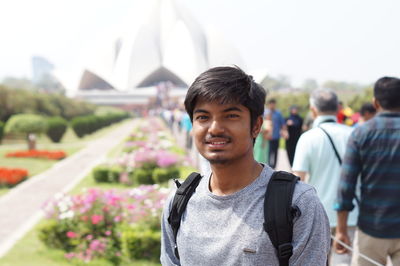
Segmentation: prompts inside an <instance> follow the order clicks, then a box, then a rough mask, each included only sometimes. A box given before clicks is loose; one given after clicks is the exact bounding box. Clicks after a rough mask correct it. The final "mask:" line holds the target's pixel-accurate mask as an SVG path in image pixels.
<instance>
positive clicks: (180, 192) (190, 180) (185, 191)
mask: <svg viewBox="0 0 400 266" xmlns="http://www.w3.org/2000/svg"><path fill="white" fill-rule="evenodd" d="M200 179H201V175H200V174H199V173H195V172H193V173H191V174H190V175H189V176H188V177H187V178H186V180H185V181H184V182H183V183H182V185H180V186H179V187H178V189H177V190H176V193H175V196H174V200H173V201H172V207H171V210H170V212H169V216H168V223H169V224H170V225H171V228H172V232H173V233H174V240H175V247H174V248H175V256H176V257H177V258H178V259H179V253H178V246H177V244H176V236H177V235H178V230H179V227H180V225H181V217H182V214H183V212H184V211H185V209H186V205H187V203H188V201H189V199H190V197H191V196H192V195H193V192H194V191H195V190H196V187H197V186H198V185H199V183H200Z"/></svg>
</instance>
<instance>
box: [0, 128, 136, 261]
mask: <svg viewBox="0 0 400 266" xmlns="http://www.w3.org/2000/svg"><path fill="white" fill-rule="evenodd" d="M134 125H135V123H134V122H132V123H125V124H122V125H121V126H120V127H118V128H116V129H114V130H113V131H111V132H110V133H108V134H107V135H106V136H104V137H101V138H99V139H96V140H94V141H92V142H89V143H88V145H87V146H86V147H85V148H84V149H82V150H80V151H79V152H77V153H75V154H74V155H72V156H70V157H68V158H66V159H64V160H62V161H60V162H59V163H57V164H55V165H54V166H53V167H52V168H51V169H49V170H47V171H45V172H43V173H41V174H39V175H37V176H34V177H31V178H29V179H28V180H26V181H25V182H23V183H21V184H20V185H18V186H17V187H15V188H14V189H12V190H11V191H10V192H9V193H7V194H6V195H4V196H2V197H0V257H2V256H3V255H4V254H5V253H6V252H7V251H8V250H9V249H10V248H11V247H12V246H13V245H14V244H15V242H16V241H18V240H19V239H20V238H21V237H22V236H23V235H24V234H25V233H26V232H28V231H29V230H30V229H31V228H32V227H33V226H34V225H35V224H36V223H37V222H38V221H39V220H40V218H41V217H42V215H43V213H42V211H41V208H42V206H43V204H44V203H45V202H46V201H47V200H48V199H50V198H51V197H52V196H54V194H56V193H59V192H68V191H69V190H70V189H72V188H73V187H74V186H75V185H76V184H77V183H79V181H80V180H81V179H83V178H84V177H85V176H86V175H87V174H88V173H89V172H90V170H91V169H92V168H93V167H94V166H95V165H97V164H98V163H100V162H102V161H103V160H105V158H106V155H107V153H108V152H109V151H110V150H111V149H112V148H113V147H115V146H116V145H117V144H119V143H120V142H121V141H122V140H123V139H124V138H125V137H126V136H128V135H129V133H130V132H131V131H132V129H133V127H134Z"/></svg>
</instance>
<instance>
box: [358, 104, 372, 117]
mask: <svg viewBox="0 0 400 266" xmlns="http://www.w3.org/2000/svg"><path fill="white" fill-rule="evenodd" d="M365 113H370V114H374V113H376V109H375V107H374V106H373V105H372V103H364V104H363V105H362V106H361V109H360V114H361V115H364V114H365Z"/></svg>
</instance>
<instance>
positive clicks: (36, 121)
mask: <svg viewBox="0 0 400 266" xmlns="http://www.w3.org/2000/svg"><path fill="white" fill-rule="evenodd" d="M46 129H47V122H46V120H45V118H44V117H42V116H40V115H34V114H17V115H13V116H11V117H10V119H9V120H8V121H7V123H6V126H5V128H4V131H5V133H23V134H29V133H36V134H40V133H44V132H46Z"/></svg>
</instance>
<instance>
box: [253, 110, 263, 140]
mask: <svg viewBox="0 0 400 266" xmlns="http://www.w3.org/2000/svg"><path fill="white" fill-rule="evenodd" d="M263 122H264V120H263V117H262V116H261V115H260V116H259V117H257V120H256V122H255V123H254V126H253V130H252V131H251V135H252V137H253V138H256V137H257V136H258V134H259V133H260V131H261V127H262V124H263Z"/></svg>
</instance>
